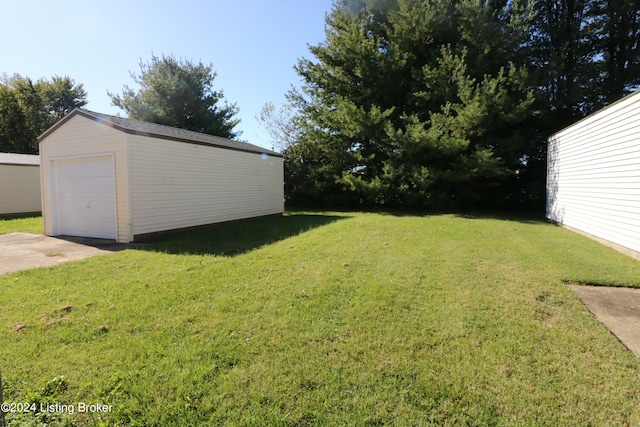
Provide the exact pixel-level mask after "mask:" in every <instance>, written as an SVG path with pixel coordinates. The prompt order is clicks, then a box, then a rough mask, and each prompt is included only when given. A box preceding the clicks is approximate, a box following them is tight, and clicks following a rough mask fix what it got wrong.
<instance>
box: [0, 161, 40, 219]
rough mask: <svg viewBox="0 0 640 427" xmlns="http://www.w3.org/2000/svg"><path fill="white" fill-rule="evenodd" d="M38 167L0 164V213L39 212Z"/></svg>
mask: <svg viewBox="0 0 640 427" xmlns="http://www.w3.org/2000/svg"><path fill="white" fill-rule="evenodd" d="M41 210H42V197H41V194H40V168H39V167H38V166H23V165H0V214H17V213H26V212H40V211H41Z"/></svg>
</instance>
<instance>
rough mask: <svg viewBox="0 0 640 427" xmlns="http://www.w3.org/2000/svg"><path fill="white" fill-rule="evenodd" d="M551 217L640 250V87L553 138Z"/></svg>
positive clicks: (549, 191)
mask: <svg viewBox="0 0 640 427" xmlns="http://www.w3.org/2000/svg"><path fill="white" fill-rule="evenodd" d="M547 160H548V162H547V212H546V215H547V218H549V219H550V220H552V221H554V222H557V223H559V224H563V225H567V226H569V227H572V228H575V229H577V230H580V231H583V232H585V233H588V234H591V235H593V236H596V237H599V238H601V239H604V240H607V241H609V242H613V243H616V244H618V245H621V246H623V247H625V248H629V249H631V250H633V251H640V93H635V94H633V95H629V96H627V97H626V98H623V99H622V100H621V101H619V102H617V103H615V104H612V105H611V106H609V107H607V108H605V109H604V110H601V111H599V112H597V113H595V114H593V115H591V116H589V117H587V118H585V119H583V120H581V121H580V122H578V123H576V124H575V125H573V126H571V127H569V128H567V129H564V130H563V131H561V132H559V133H557V134H555V135H553V136H552V137H551V138H550V139H549V145H548V159H547Z"/></svg>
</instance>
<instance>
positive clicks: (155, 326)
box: [0, 212, 640, 426]
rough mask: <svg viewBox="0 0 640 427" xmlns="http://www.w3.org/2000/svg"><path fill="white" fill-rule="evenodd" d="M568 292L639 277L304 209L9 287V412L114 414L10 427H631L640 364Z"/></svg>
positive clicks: (568, 247)
mask: <svg viewBox="0 0 640 427" xmlns="http://www.w3.org/2000/svg"><path fill="white" fill-rule="evenodd" d="M3 226H4V225H2V222H0V229H2V228H1V227H3ZM566 282H588V283H598V284H603V285H613V286H636V287H640V263H638V261H635V260H633V259H631V258H628V257H626V256H624V255H621V254H619V253H617V252H615V251H613V250H612V249H609V248H606V247H604V246H601V245H600V244H598V243H596V242H593V241H591V240H589V239H587V238H585V237H582V236H579V235H577V234H575V233H572V232H570V231H567V230H565V229H563V228H560V227H556V226H553V225H550V224H546V223H544V222H542V221H535V220H507V219H500V218H482V217H478V218H475V217H459V216H453V215H439V216H422V217H421V216H394V215H382V214H365V213H321V212H320V213H318V212H316V213H304V212H298V213H293V214H290V215H287V216H284V217H282V218H268V219H260V220H255V221H251V222H245V223H237V224H231V225H224V226H219V227H213V228H210V229H206V230H198V231H193V232H189V233H179V234H173V235H168V236H164V237H163V238H162V239H159V240H156V241H154V242H151V243H149V244H147V245H146V246H145V247H144V248H140V249H135V250H133V249H130V250H126V251H123V252H119V253H115V254H112V255H106V256H98V257H94V258H91V259H87V260H83V261H77V262H71V263H66V264H61V265H59V266H57V267H55V268H41V269H35V270H29V271H24V272H20V273H14V274H9V275H4V276H0V307H1V311H0V369H1V370H2V375H3V378H4V380H5V400H6V401H9V402H22V401H29V402H36V403H38V404H39V403H41V402H44V403H45V404H46V403H49V404H52V403H59V404H66V405H74V407H76V408H77V404H78V403H79V402H83V403H100V404H105V405H112V408H111V411H110V412H107V413H92V414H88V413H78V412H75V413H74V414H73V415H66V414H62V415H60V414H52V413H49V414H47V413H40V414H32V413H29V414H19V415H16V414H14V415H11V416H10V417H9V418H8V421H9V422H10V425H11V426H13V425H22V424H20V423H32V424H27V425H40V424H37V423H46V422H48V423H49V424H48V425H66V426H69V425H78V426H84V425H98V424H99V423H100V422H102V425H109V426H117V425H132V426H136V425H139V426H142V425H144V426H151V425H155V426H168V425H176V426H178V425H179V426H199V425H234V426H236V425H238V426H241V425H252V426H253V425H276V426H305V425H319V426H328V425H332V426H333V425H363V426H364V425H371V426H373V425H398V426H422V425H437V426H440V425H451V426H454V425H455V426H458V425H526V426H533V425H535V426H543V425H549V426H558V425H566V426H584V425H594V426H595V425H597V426H600V425H635V423H637V422H638V421H639V420H640V360H639V359H638V358H636V357H635V356H634V355H633V354H632V353H631V352H630V351H628V350H627V349H626V348H625V347H624V346H623V345H622V344H621V343H620V342H619V341H618V340H617V339H616V338H615V337H614V336H613V335H612V334H611V333H609V331H608V330H607V329H606V328H605V327H604V326H602V325H601V324H600V323H599V322H598V321H597V320H596V319H595V318H594V317H593V316H592V315H591V314H590V313H589V312H588V310H587V309H586V308H585V307H584V306H583V305H582V304H581V303H580V301H579V300H578V298H577V297H576V296H575V295H574V294H573V293H572V291H570V290H569V289H568V288H567V286H566V284H565V283H566ZM41 425H44V424H41Z"/></svg>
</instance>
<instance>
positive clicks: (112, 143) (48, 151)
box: [40, 115, 133, 242]
mask: <svg viewBox="0 0 640 427" xmlns="http://www.w3.org/2000/svg"><path fill="white" fill-rule="evenodd" d="M126 139H127V135H126V134H125V133H123V132H120V131H118V130H115V129H112V128H111V127H109V126H106V125H104V124H101V123H99V122H96V121H94V120H90V119H88V118H86V117H83V116H80V115H76V116H74V117H72V118H71V119H70V120H69V121H67V122H66V123H64V125H62V126H60V127H58V128H57V129H55V131H53V132H52V133H50V134H48V135H47V136H46V137H45V138H44V139H43V140H41V142H40V169H41V179H42V183H43V184H42V190H43V191H42V201H43V210H42V214H43V225H44V233H45V234H46V235H53V233H54V229H53V221H52V219H53V212H52V209H53V208H54V206H53V204H52V191H51V182H50V179H51V170H50V162H51V161H53V160H56V159H63V158H83V157H95V156H98V155H112V156H113V159H114V168H115V171H114V173H115V186H116V215H117V234H118V238H117V240H118V241H121V242H128V241H131V240H132V238H133V236H132V235H131V225H130V222H131V221H130V220H129V193H128V191H129V187H128V169H129V167H128V164H127V153H126Z"/></svg>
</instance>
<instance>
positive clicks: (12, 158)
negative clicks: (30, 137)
mask: <svg viewBox="0 0 640 427" xmlns="http://www.w3.org/2000/svg"><path fill="white" fill-rule="evenodd" d="M0 164H2V165H26V166H40V156H38V155H37V154H16V153H0Z"/></svg>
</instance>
